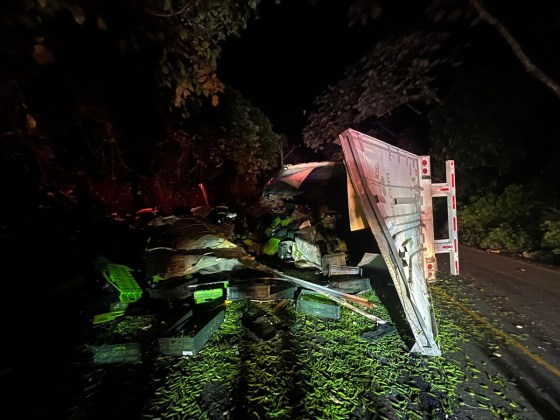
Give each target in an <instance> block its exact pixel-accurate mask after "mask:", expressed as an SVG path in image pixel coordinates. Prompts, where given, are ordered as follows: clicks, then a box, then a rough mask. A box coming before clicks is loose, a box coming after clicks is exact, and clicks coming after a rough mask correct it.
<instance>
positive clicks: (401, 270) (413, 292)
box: [340, 129, 441, 356]
mask: <svg viewBox="0 0 560 420" xmlns="http://www.w3.org/2000/svg"><path fill="white" fill-rule="evenodd" d="M340 142H341V144H342V150H343V151H344V160H345V164H346V170H347V171H348V175H349V178H350V184H351V187H352V188H353V190H354V191H353V193H354V194H355V195H356V196H357V197H358V198H359V204H360V205H361V207H362V209H361V210H363V214H364V216H365V218H366V221H367V224H368V225H369V227H370V229H371V231H372V232H373V235H374V237H375V240H376V241H377V244H378V246H379V248H380V250H381V254H382V256H383V258H384V260H385V263H386V264H387V267H388V269H389V272H390V274H391V277H392V278H393V281H394V284H395V287H396V289H397V292H398V294H399V298H400V301H401V304H402V306H403V308H404V313H405V315H406V318H407V321H408V323H409V325H410V327H411V329H412V333H413V334H414V338H415V340H416V343H415V344H414V346H413V348H412V349H411V351H412V352H417V353H421V354H424V355H430V356H439V355H440V354H441V351H440V349H439V347H438V345H437V343H436V342H435V338H436V336H437V328H436V323H435V317H434V313H433V307H432V303H431V301H430V296H429V294H428V284H427V279H426V276H425V274H424V263H423V261H424V257H423V247H424V242H425V240H426V241H429V238H426V239H425V238H424V234H423V226H425V223H424V222H423V220H426V215H423V214H422V211H421V206H422V188H421V178H422V176H421V173H420V157H419V156H417V155H414V154H412V153H409V152H407V151H405V150H402V149H399V148H398V147H395V146H392V145H390V144H388V143H385V142H383V141H381V140H378V139H376V138H374V137H370V136H367V135H365V134H363V133H360V132H358V131H355V130H351V129H349V130H346V131H344V132H343V133H341V134H340ZM349 194H350V193H349ZM350 210H351V211H352V209H350ZM428 216H429V218H430V219H431V217H432V215H428Z"/></svg>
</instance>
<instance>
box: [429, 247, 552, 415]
mask: <svg viewBox="0 0 560 420" xmlns="http://www.w3.org/2000/svg"><path fill="white" fill-rule="evenodd" d="M459 261H460V276H459V277H452V276H449V275H448V274H447V275H446V274H445V273H449V258H448V256H447V255H445V254H442V255H438V271H439V273H440V276H441V277H446V276H447V277H446V278H447V282H446V283H447V284H448V285H449V284H453V283H452V282H453V281H454V280H455V281H456V282H457V290H459V289H460V292H459V291H458V292H457V293H456V294H455V296H454V297H452V296H451V295H453V294H454V293H449V299H450V300H453V302H455V304H456V306H458V307H459V308H460V309H461V310H462V311H463V312H464V313H465V316H466V317H471V318H473V319H475V320H476V322H477V323H486V324H487V325H488V326H489V328H491V329H493V331H495V333H496V335H497V336H500V337H502V338H507V339H508V340H509V344H508V345H507V346H503V347H502V348H501V349H500V352H499V353H498V352H497V351H493V353H494V354H497V355H498V356H499V357H494V358H492V359H493V360H492V363H493V364H495V366H496V367H497V368H498V369H500V370H501V372H502V373H503V374H504V375H507V376H508V377H510V378H512V380H513V381H514V382H515V384H516V388H517V391H519V392H520V393H521V394H522V395H523V397H524V398H525V399H526V401H527V402H528V404H530V405H531V409H530V410H528V417H527V418H539V417H538V416H542V418H544V419H559V418H560V269H558V268H554V267H546V266H544V265H540V264H535V263H533V262H531V261H529V260H525V259H521V258H517V257H512V256H507V255H502V254H500V253H488V252H485V251H482V250H478V249H474V248H470V247H464V246H461V247H460V249H459ZM449 282H451V283H449ZM432 285H433V287H434V288H436V290H437V288H438V287H439V286H438V282H435V283H433V284H432ZM441 288H442V289H445V287H444V285H443V284H442V285H441ZM447 289H448V290H447V291H448V292H449V286H448V287H447ZM451 290H452V291H453V287H452V288H451ZM443 293H445V292H443ZM486 350H487V354H492V349H490V350H489V349H486ZM533 410H534V411H533ZM529 413H531V414H529ZM535 416H536V417H535Z"/></svg>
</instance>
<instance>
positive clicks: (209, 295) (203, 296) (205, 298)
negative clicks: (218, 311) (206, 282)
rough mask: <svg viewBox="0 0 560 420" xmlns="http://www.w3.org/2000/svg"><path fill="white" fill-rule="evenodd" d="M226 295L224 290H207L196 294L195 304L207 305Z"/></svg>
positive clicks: (198, 291)
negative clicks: (206, 303)
mask: <svg viewBox="0 0 560 420" xmlns="http://www.w3.org/2000/svg"><path fill="white" fill-rule="evenodd" d="M223 295H224V289H223V288H220V289H206V290H197V291H195V292H194V301H195V303H205V302H210V301H213V300H216V299H219V298H221V297H222V296H223Z"/></svg>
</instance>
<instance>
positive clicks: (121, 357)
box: [91, 343, 140, 365]
mask: <svg viewBox="0 0 560 420" xmlns="http://www.w3.org/2000/svg"><path fill="white" fill-rule="evenodd" d="M91 349H92V351H93V362H94V363H95V364H96V365H105V364H113V363H127V362H137V361H138V360H140V343H123V344H104V345H102V346H93V347H92V348H91Z"/></svg>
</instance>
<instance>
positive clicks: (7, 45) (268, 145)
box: [0, 0, 279, 210]
mask: <svg viewBox="0 0 560 420" xmlns="http://www.w3.org/2000/svg"><path fill="white" fill-rule="evenodd" d="M258 3H259V2H258V1H256V0H249V1H222V0H220V1H217V0H215V1H187V0H176V1H172V0H166V1H163V2H160V1H153V0H145V1H128V0H118V1H113V0H111V1H109V0H107V1H103V0H102V1H90V0H39V1H35V0H25V1H17V0H8V1H6V2H3V3H2V5H1V6H0V7H1V9H2V17H1V21H2V31H1V35H0V54H1V56H2V62H3V63H4V66H3V70H2V75H1V81H0V82H1V84H2V92H3V98H2V105H3V111H4V112H3V116H2V122H1V126H0V130H1V132H2V134H1V135H2V137H4V139H5V141H4V142H3V145H2V148H1V153H2V161H6V162H8V161H10V160H11V156H13V155H14V154H16V155H18V154H19V156H20V158H19V159H20V160H21V162H19V163H14V162H12V163H9V164H7V165H6V166H5V167H4V168H3V170H4V171H5V172H6V174H5V175H6V177H5V179H12V180H13V178H12V177H11V176H10V175H11V174H13V173H14V172H15V171H16V167H18V168H19V169H20V172H21V171H22V170H23V171H24V172H25V173H23V174H20V175H19V176H20V178H23V179H24V180H27V184H28V185H27V187H26V189H27V191H26V193H25V194H29V193H30V192H31V193H32V194H33V192H34V191H35V192H36V191H38V190H39V189H40V188H41V187H45V186H50V187H54V188H55V189H62V190H65V191H73V192H76V190H77V189H80V188H81V190H82V193H84V194H85V193H88V194H89V193H93V196H94V197H96V198H97V199H99V200H101V201H103V202H104V203H105V204H106V205H108V206H109V207H111V206H113V207H115V205H116V202H115V201H114V200H112V199H111V197H112V196H114V195H115V194H116V191H120V192H119V193H118V195H120V196H121V200H120V201H121V204H122V205H123V206H122V207H123V208H124V207H126V206H130V203H131V202H132V201H133V198H134V197H135V196H136V195H137V194H143V193H144V192H145V191H146V190H147V189H148V190H149V189H152V188H153V187H154V185H158V186H159V188H160V189H161V188H163V189H164V190H165V191H167V192H168V193H166V194H154V193H153V191H151V192H152V193H151V194H146V195H145V197H144V203H138V204H144V205H151V206H161V205H162V203H161V202H157V201H154V200H155V197H156V196H157V197H158V200H162V199H164V197H165V196H167V200H168V201H169V200H170V197H171V196H175V195H174V194H170V193H169V191H174V189H176V188H179V185H181V188H183V187H185V185H186V184H188V185H189V186H194V187H196V185H197V184H199V183H201V182H204V183H206V182H211V181H212V177H213V176H217V175H219V171H216V168H220V166H221V165H222V164H224V163H227V162H232V164H231V165H230V166H231V169H232V171H233V172H232V176H233V177H235V176H236V174H237V175H239V176H246V177H247V181H248V184H254V183H255V182H257V181H258V176H257V174H263V171H264V172H266V171H267V170H270V169H272V168H273V167H274V165H275V164H277V156H278V153H279V151H278V150H277V147H276V145H277V136H276V134H275V133H274V132H273V131H272V127H271V124H270V122H269V121H268V119H267V117H266V116H264V115H263V114H262V113H260V112H259V110H258V109H256V108H254V107H253V106H252V105H251V103H250V102H249V101H247V100H244V99H243V98H240V97H239V94H235V93H232V91H231V90H228V88H227V86H225V84H224V83H223V82H222V81H221V80H220V79H219V77H218V75H217V58H218V57H219V55H220V51H221V50H220V48H221V46H220V44H221V43H222V42H223V41H224V40H225V39H226V38H228V37H232V36H239V35H240V34H241V33H242V31H243V30H244V28H246V27H247V25H248V24H249V22H250V21H251V19H253V17H254V13H255V9H256V7H257V4H258ZM222 98H224V103H223V104H222ZM221 118H223V119H224V121H220V119H221ZM202 121H213V124H214V125H215V126H216V127H220V129H218V130H214V129H209V128H208V126H206V127H205V126H204V123H202ZM207 125H208V124H207ZM245 130H246V131H245ZM186 139H188V141H187V140H186ZM261 142H262V144H261ZM170 145H173V147H174V150H176V153H177V155H178V156H182V157H184V156H186V155H188V156H189V157H188V159H187V160H177V161H173V160H172V159H167V160H166V161H164V160H162V158H161V156H162V155H163V154H165V151H164V149H165V148H166V147H168V146H170ZM272 145H273V146H272ZM261 146H262V147H261ZM260 150H262V151H264V152H265V154H262V153H260ZM180 165H187V166H188V167H178V166H180ZM212 165H214V167H213V169H212V171H209V170H207V169H205V168H208V167H210V166H212ZM164 166H167V168H164ZM187 174H188V177H185V175H187ZM163 186H164V187H163ZM111 189H112V190H113V192H112V193H111V194H109V190H111ZM29 190H31V191H29ZM193 191H194V192H193ZM197 191H198V190H197V189H196V188H195V189H194V190H193V189H192V188H191V189H190V190H189V194H186V195H187V197H190V199H187V198H185V197H183V199H182V204H185V205H187V203H186V201H190V203H189V205H193V204H195V203H196V202H197V200H198V201H200V199H201V196H200V191H198V192H197ZM123 192H126V194H125V195H128V196H129V197H128V198H126V199H125V198H124V197H123ZM146 192H147V191H146ZM175 192H177V193H178V191H175ZM177 195H178V194H177ZM197 197H198V198H197ZM171 201H173V200H171ZM125 202H126V203H127V204H126V205H125ZM174 204H178V203H172V202H168V203H167V204H166V207H167V208H171V207H172V206H173V205H174ZM121 210H123V209H121Z"/></svg>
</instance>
